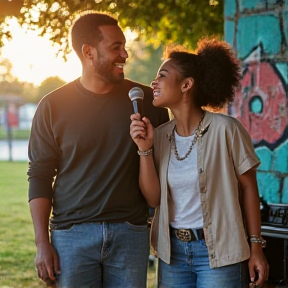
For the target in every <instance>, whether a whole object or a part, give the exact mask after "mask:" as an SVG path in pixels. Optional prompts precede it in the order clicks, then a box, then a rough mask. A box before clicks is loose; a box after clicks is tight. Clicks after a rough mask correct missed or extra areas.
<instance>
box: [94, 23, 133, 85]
mask: <svg viewBox="0 0 288 288" xmlns="http://www.w3.org/2000/svg"><path fill="white" fill-rule="evenodd" d="M99 29H100V31H101V32H102V35H103V40H102V41H101V42H99V44H98V45H97V47H96V49H95V50H94V57H93V66H94V73H96V74H97V77H100V78H102V80H103V81H104V82H107V83H119V82H121V81H122V80H123V79H124V71H123V70H124V69H123V68H124V65H125V61H126V59H127V58H128V54H127V51H126V49H125V43H126V39H125V36H124V34H123V32H122V30H121V29H120V28H119V27H118V26H116V25H109V26H101V27H100V28H99Z"/></svg>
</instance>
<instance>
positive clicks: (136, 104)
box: [128, 87, 144, 114]
mask: <svg viewBox="0 0 288 288" xmlns="http://www.w3.org/2000/svg"><path fill="white" fill-rule="evenodd" d="M128 95H129V98H130V99H131V101H132V105H133V110H134V113H140V114H142V112H143V111H142V110H143V98H144V92H143V90H142V89H141V88H139V87H133V88H132V89H131V90H130V91H129V93H128Z"/></svg>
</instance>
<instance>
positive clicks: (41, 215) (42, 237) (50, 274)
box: [29, 198, 60, 287]
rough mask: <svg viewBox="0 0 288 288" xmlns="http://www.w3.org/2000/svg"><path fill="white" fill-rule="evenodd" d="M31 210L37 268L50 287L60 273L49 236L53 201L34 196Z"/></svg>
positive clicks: (39, 274)
mask: <svg viewBox="0 0 288 288" xmlns="http://www.w3.org/2000/svg"><path fill="white" fill-rule="evenodd" d="M29 206H30V212H31V216H32V220H33V224H34V231H35V244H36V247H37V252H36V256H35V260H34V263H35V268H36V269H37V272H38V277H39V278H40V279H41V280H42V281H43V282H45V283H46V285H48V286H49V287H56V286H55V274H59V273H60V269H59V262H58V257H57V254H56V251H55V250H54V248H53V246H52V244H51V242H50V237H49V229H48V227H49V218H50V213H51V201H50V199H48V198H34V199H32V200H31V201H30V202H29Z"/></svg>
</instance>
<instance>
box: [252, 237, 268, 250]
mask: <svg viewBox="0 0 288 288" xmlns="http://www.w3.org/2000/svg"><path fill="white" fill-rule="evenodd" d="M249 241H250V243H259V244H261V246H262V248H265V247H266V240H264V239H263V238H262V237H261V236H260V237H258V236H256V235H250V236H249Z"/></svg>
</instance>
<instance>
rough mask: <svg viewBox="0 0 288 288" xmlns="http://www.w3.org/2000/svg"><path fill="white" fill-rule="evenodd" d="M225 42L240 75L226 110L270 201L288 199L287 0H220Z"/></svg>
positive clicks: (260, 189) (264, 195)
mask: <svg viewBox="0 0 288 288" xmlns="http://www.w3.org/2000/svg"><path fill="white" fill-rule="evenodd" d="M225 40H226V41H227V42H228V43H230V44H231V46H232V47H233V49H234V51H235V52H236V53H237V56H238V58H239V59H240V60H241V63H242V69H243V70H242V71H243V77H242V81H241V87H240V88H239V89H238V91H237V92H236V95H235V100H234V102H233V103H232V105H231V107H229V114H231V115H232V116H234V117H236V118H237V119H239V120H240V121H241V123H242V124H243V125H244V126H245V128H246V129H247V131H248V132H249V134H250V136H251V138H252V140H253V144H254V147H255V151H256V153H257V155H258V157H259V159H260V160H261V165H260V166H259V168H258V170H257V180H258V186H259V192H260V194H261V196H262V197H263V198H264V200H266V201H267V202H269V203H288V100H287V99H288V98H287V97H288V46H287V42H288V0H225Z"/></svg>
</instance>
